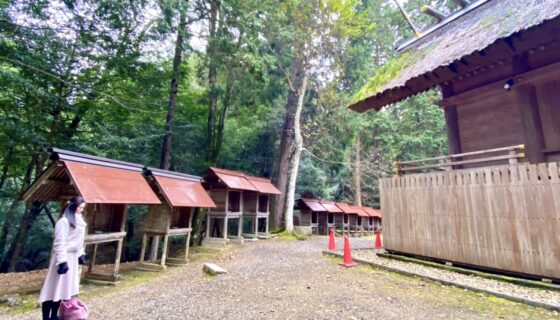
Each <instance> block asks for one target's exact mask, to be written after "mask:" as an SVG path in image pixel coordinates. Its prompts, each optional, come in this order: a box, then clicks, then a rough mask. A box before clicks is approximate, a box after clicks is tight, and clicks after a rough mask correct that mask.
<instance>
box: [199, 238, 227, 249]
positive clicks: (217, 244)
mask: <svg viewBox="0 0 560 320" xmlns="http://www.w3.org/2000/svg"><path fill="white" fill-rule="evenodd" d="M229 242H230V240H229V239H224V238H204V240H202V246H203V247H208V248H222V247H225V246H227V245H228V243H229Z"/></svg>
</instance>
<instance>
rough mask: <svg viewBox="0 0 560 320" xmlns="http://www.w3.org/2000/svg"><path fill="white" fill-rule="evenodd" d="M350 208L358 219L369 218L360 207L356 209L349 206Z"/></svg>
mask: <svg viewBox="0 0 560 320" xmlns="http://www.w3.org/2000/svg"><path fill="white" fill-rule="evenodd" d="M350 207H351V208H352V210H354V212H355V213H356V214H358V215H359V216H360V217H369V214H368V213H367V212H366V211H365V210H364V209H363V208H362V207H358V206H350Z"/></svg>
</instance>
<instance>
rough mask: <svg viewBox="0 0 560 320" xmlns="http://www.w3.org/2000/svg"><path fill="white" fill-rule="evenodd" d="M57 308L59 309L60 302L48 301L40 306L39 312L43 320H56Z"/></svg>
mask: <svg viewBox="0 0 560 320" xmlns="http://www.w3.org/2000/svg"><path fill="white" fill-rule="evenodd" d="M58 307H60V301H56V302H53V301H52V300H49V301H45V302H43V303H42V304H41V311H42V312H43V320H56V319H58Z"/></svg>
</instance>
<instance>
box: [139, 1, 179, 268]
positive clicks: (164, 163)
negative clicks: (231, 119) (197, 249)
mask: <svg viewBox="0 0 560 320" xmlns="http://www.w3.org/2000/svg"><path fill="white" fill-rule="evenodd" d="M185 21H186V13H185V8H184V6H183V1H182V0H181V1H179V24H178V25H177V40H176V41H175V56H174V57H173V70H172V73H173V75H172V76H171V85H170V89H169V101H168V102H167V117H166V118H165V135H164V136H163V146H162V148H161V159H160V162H159V167H160V168H161V169H164V170H168V169H169V158H170V154H171V139H172V137H173V120H174V118H175V107H176V105H177V93H178V92H179V82H180V80H181V61H182V59H183V49H184V41H185V29H186V26H185ZM158 246H159V236H154V237H153V238H152V243H151V245H150V252H149V253H148V256H149V257H150V258H149V260H150V261H155V260H157V253H158Z"/></svg>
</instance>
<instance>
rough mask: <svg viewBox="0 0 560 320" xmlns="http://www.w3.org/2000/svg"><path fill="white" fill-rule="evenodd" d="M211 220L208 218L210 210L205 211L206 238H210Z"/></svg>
mask: <svg viewBox="0 0 560 320" xmlns="http://www.w3.org/2000/svg"><path fill="white" fill-rule="evenodd" d="M211 221H212V219H210V211H208V212H206V238H210V236H211V235H210V222H211Z"/></svg>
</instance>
